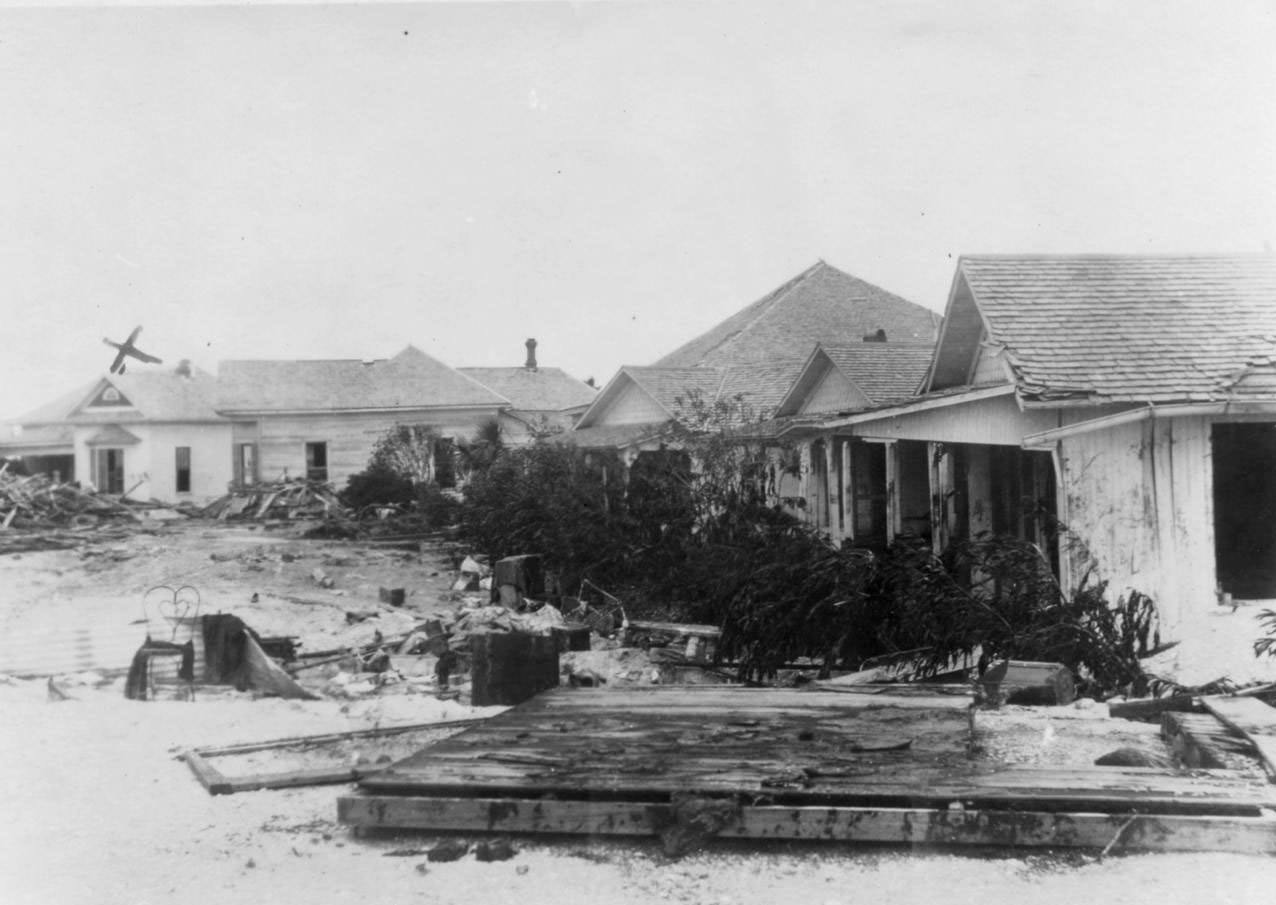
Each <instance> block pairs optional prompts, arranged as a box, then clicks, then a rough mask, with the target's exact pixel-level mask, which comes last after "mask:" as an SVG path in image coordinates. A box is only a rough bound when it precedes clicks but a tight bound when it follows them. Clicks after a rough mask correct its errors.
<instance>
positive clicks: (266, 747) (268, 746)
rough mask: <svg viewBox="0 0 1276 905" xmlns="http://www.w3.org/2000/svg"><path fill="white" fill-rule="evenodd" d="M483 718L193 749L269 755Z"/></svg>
mask: <svg viewBox="0 0 1276 905" xmlns="http://www.w3.org/2000/svg"><path fill="white" fill-rule="evenodd" d="M487 719H488V718H487V717H483V718H481V719H473V720H442V721H435V722H432V723H406V724H404V725H402V726H382V727H380V728H377V729H354V730H351V731H350V732H330V733H327V734H324V735H298V736H293V737H292V738H277V739H271V740H270V741H265V742H246V743H244V744H242V745H222V746H220V747H217V748H196V749H194V751H195V753H196V754H198V755H199V756H200V757H204V758H208V757H220V756H224V755H228V754H252V753H253V752H255V751H270V750H272V749H275V748H294V747H298V746H302V745H324V744H328V743H330V742H345V741H354V740H355V739H365V738H384V737H386V736H391V735H400V734H402V733H404V732H417V731H419V730H422V729H453V728H455V729H457V730H460V729H467V728H469V727H471V726H478V725H481V724H482V723H484V722H486V721H487Z"/></svg>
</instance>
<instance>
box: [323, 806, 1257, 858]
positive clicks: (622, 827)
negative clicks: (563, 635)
mask: <svg viewBox="0 0 1276 905" xmlns="http://www.w3.org/2000/svg"><path fill="white" fill-rule="evenodd" d="M662 807H665V805H661V804H652V803H644V802H633V801H563V800H557V799H528V800H522V801H515V800H511V799H507V798H451V797H446V798H426V797H416V796H395V795H360V796H343V797H341V798H338V799H337V819H338V820H339V821H340V822H342V823H345V824H348V825H351V826H356V827H361V828H365V829H417V830H430V831H441V832H460V833H471V832H491V833H545V834H554V835H563V834H567V835H584V836H651V835H654V834H655V832H656V827H655V825H654V824H653V815H654V813H655V812H656V811H657V810H658V809H660V808H662ZM719 835H720V836H721V837H723V838H737V839H738V838H747V839H775V840H810V841H816V840H819V841H826V842H878V843H880V842H886V843H897V844H906V845H996V846H1032V847H1036V846H1046V847H1066V848H1100V849H1105V850H1110V851H1226V852H1244V853H1250V854H1276V819H1273V818H1272V817H1270V816H1264V815H1259V816H1246V817H1211V816H1185V815H1158V816H1150V815H1142V814H1129V813H1126V814H1091V813H1054V812H1034V811H1017V810H960V809H935V808H880V807H838V808H825V807H783V806H774V805H755V806H748V805H745V806H742V807H741V808H740V810H739V815H738V817H737V819H736V820H735V821H734V822H732V823H730V824H729V825H728V826H727V827H725V828H724V829H723V830H722V831H721V833H720V834H719Z"/></svg>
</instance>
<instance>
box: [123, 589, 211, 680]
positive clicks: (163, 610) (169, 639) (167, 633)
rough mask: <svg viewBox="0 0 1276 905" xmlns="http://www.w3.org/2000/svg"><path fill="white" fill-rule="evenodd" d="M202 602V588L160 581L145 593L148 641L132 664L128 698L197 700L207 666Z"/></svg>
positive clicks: (144, 643) (144, 619)
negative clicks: (199, 677)
mask: <svg viewBox="0 0 1276 905" xmlns="http://www.w3.org/2000/svg"><path fill="white" fill-rule="evenodd" d="M199 607H200V596H199V591H198V590H196V589H195V588H193V587H191V586H190V585H182V586H181V587H178V588H172V587H168V586H167V585H159V586H156V587H153V588H150V589H149V590H147V592H146V593H145V594H143V595H142V619H143V621H144V622H145V623H146V640H145V641H144V642H143V643H142V646H141V648H139V649H138V651H137V653H136V654H135V655H134V657H133V663H132V665H131V666H130V668H129V674H128V678H127V680H126V681H125V685H124V694H125V696H126V697H129V698H132V699H135V700H143V701H147V700H150V701H153V700H156V699H158V698H169V699H172V698H177V699H179V700H187V701H190V700H194V687H195V677H196V676H197V675H200V674H202V672H203V665H204V639H203V636H202V634H201V632H200V631H199V628H200V622H199Z"/></svg>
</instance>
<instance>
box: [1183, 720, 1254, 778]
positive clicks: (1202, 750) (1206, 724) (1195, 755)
mask: <svg viewBox="0 0 1276 905" xmlns="http://www.w3.org/2000/svg"><path fill="white" fill-rule="evenodd" d="M1161 735H1162V737H1163V738H1164V739H1165V741H1166V742H1167V743H1168V744H1169V745H1170V748H1171V749H1172V750H1173V751H1174V754H1175V756H1176V757H1177V758H1178V759H1179V761H1181V762H1182V763H1183V764H1184V765H1185V766H1188V767H1199V768H1205V769H1222V768H1226V767H1227V766H1228V755H1250V756H1255V751H1254V746H1253V745H1252V744H1250V742H1249V740H1248V739H1246V738H1245V736H1243V735H1241V734H1240V733H1239V732H1237V731H1236V730H1234V729H1231V728H1230V727H1228V726H1227V725H1226V724H1225V723H1223V722H1222V721H1221V720H1220V719H1218V717H1216V716H1214V715H1213V714H1209V713H1175V712H1173V711H1166V712H1165V713H1164V714H1162V717H1161Z"/></svg>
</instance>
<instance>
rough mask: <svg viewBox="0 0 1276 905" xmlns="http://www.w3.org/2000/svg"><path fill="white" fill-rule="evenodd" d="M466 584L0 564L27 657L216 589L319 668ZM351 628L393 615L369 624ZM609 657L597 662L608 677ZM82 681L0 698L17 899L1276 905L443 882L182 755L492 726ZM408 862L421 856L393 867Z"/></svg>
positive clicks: (1200, 862)
mask: <svg viewBox="0 0 1276 905" xmlns="http://www.w3.org/2000/svg"><path fill="white" fill-rule="evenodd" d="M284 553H287V554H288V556H289V557H292V558H291V559H289V558H285V557H284V556H283V555H282V554H284ZM214 554H216V557H215V558H214ZM228 554H229V556H228ZM316 567H322V568H324V569H325V571H326V572H327V573H328V574H331V575H333V576H334V578H335V587H334V588H332V589H322V588H319V587H318V586H316V585H315V584H314V582H313V580H312V579H311V577H310V573H311V571H312V570H313V569H314V568H316ZM449 569H450V563H449V562H448V561H447V560H446V559H445V558H444V557H442V556H441V554H439V553H437V552H429V553H426V554H423V555H417V554H413V553H401V552H398V551H387V550H384V549H379V550H372V551H365V552H360V551H358V550H353V551H352V550H351V549H350V548H348V547H344V546H342V545H340V544H328V543H308V542H301V541H296V540H291V539H289V538H286V537H283V536H280V535H278V534H272V533H268V532H265V531H256V532H250V531H244V530H232V529H226V528H223V527H207V526H201V525H187V526H183V527H180V528H173V529H165V530H164V531H161V532H160V533H158V534H154V535H145V534H143V535H139V536H137V537H135V538H132V539H130V540H128V541H126V542H122V543H120V544H116V545H113V546H112V547H111V548H110V549H107V550H105V551H99V552H96V553H94V554H92V555H89V556H84V555H82V554H81V553H79V552H74V551H60V552H50V553H39V554H26V555H23V556H21V557H12V556H9V557H0V620H2V621H0V625H2V626H3V628H4V631H5V633H6V636H7V638H8V639H9V640H10V641H12V639H13V637H14V636H15V634H16V635H17V636H18V637H22V636H23V635H24V634H25V635H26V636H28V637H32V638H40V639H44V638H47V637H48V636H49V633H50V632H52V631H54V630H56V628H57V627H58V626H66V625H68V624H73V623H75V622H76V621H83V620H85V619H88V620H89V621H93V622H94V623H95V624H100V625H103V626H108V627H110V626H115V627H118V626H119V625H120V624H121V623H122V624H123V625H124V626H125V627H126V628H127V632H124V631H122V632H121V633H122V634H128V633H131V634H133V635H137V634H138V633H139V632H140V630H141V628H142V627H141V626H140V625H132V626H129V625H128V623H129V622H132V621H133V620H136V619H139V618H140V613H139V608H138V599H139V597H140V595H141V594H142V593H143V592H144V591H145V590H146V589H147V588H149V587H151V586H153V585H155V584H160V583H173V582H178V581H180V582H181V583H189V584H194V585H196V586H198V587H199V589H200V591H201V595H202V596H203V598H204V600H205V601H206V607H208V608H207V609H206V610H205V611H206V612H211V611H215V610H217V609H220V610H222V611H226V612H235V613H237V614H239V615H241V616H242V617H243V618H245V619H246V620H247V621H248V622H249V623H250V624H251V625H253V626H254V627H256V628H258V630H259V631H261V632H262V633H264V634H271V633H275V632H280V633H285V632H286V633H288V634H296V635H300V636H301V637H302V638H303V640H304V641H305V644H306V647H307V648H308V649H311V650H315V649H324V648H326V647H330V646H339V645H343V644H357V643H361V642H362V641H364V640H367V639H369V638H370V637H371V635H372V633H373V632H374V631H375V630H376V625H378V624H379V625H380V626H381V630H382V631H383V632H384V633H385V634H386V635H392V634H394V633H395V632H396V631H398V630H399V627H400V626H404V627H406V625H409V624H411V623H412V622H413V621H415V620H417V619H418V618H421V617H422V616H423V615H425V614H428V613H429V612H431V611H432V610H434V609H437V608H446V607H450V606H452V605H454V604H452V603H450V602H449V601H448V600H447V599H440V598H441V597H443V598H447V596H448V594H447V587H448V584H449V582H450V579H451V576H450V574H449ZM431 573H438V574H431ZM379 586H402V587H406V588H408V589H409V598H408V605H407V607H405V610H406V612H401V611H400V612H391V609H392V608H389V607H381V606H380V604H379V603H378V601H377V588H378V587H379ZM254 591H255V592H257V593H258V602H257V603H256V604H253V603H251V594H252V593H253V592H254ZM335 592H342V593H341V594H337V593H335ZM346 610H360V611H365V610H366V611H373V610H376V611H380V612H381V615H380V616H378V617H377V618H375V619H371V620H367V621H365V622H361V623H358V624H354V625H348V624H347V622H346V619H345V616H344V614H345V611H346ZM370 623H372V624H370ZM1237 634H1238V635H1239V634H1242V632H1239V631H1238V632H1237ZM1245 640H1246V641H1247V642H1248V641H1250V640H1252V638H1246V639H1245ZM138 641H140V637H139V638H137V640H136V641H134V642H133V646H136V643H137V642H138ZM41 643H48V642H46V641H41ZM1218 643H1221V642H1218ZM591 656H592V660H591V665H595V666H598V667H605V666H606V663H603V662H596V663H595V662H592V661H599V660H600V659H602V658H599V657H598V656H597V655H596V654H595V655H591ZM1180 659H1182V654H1180ZM1216 662H1217V661H1216ZM1202 668H1203V669H1207V667H1204V666H1203V667H1202ZM625 673H631V674H639V675H640V674H641V673H642V669H641V664H635V663H623V664H622V665H621V666H620V667H618V668H617V669H616V670H615V674H616V675H621V674H625ZM1214 678H1217V676H1215V677H1214ZM61 681H62V682H63V683H64V687H66V688H67V689H68V690H69V691H70V693H71V694H72V695H73V697H74V699H73V700H67V701H60V702H57V703H52V702H50V701H49V699H48V691H47V688H46V683H45V680H43V679H16V678H11V677H10V678H5V679H0V724H2V725H3V727H4V731H3V733H2V734H0V770H2V771H3V773H2V774H0V775H3V776H4V779H5V783H4V786H5V792H6V803H7V805H8V806H7V808H6V812H7V813H6V819H5V820H4V821H3V824H2V825H0V902H4V903H28V902H31V903H36V902H39V903H55V905H60V903H94V905H99V903H101V905H113V903H120V905H126V903H127V905H135V903H160V902H165V903H167V902H174V903H185V902H191V903H206V902H221V901H230V900H232V899H238V900H241V901H260V902H272V901H278V900H283V899H286V900H288V901H291V902H308V903H327V902H334V903H335V902H343V903H348V902H351V901H375V902H386V903H397V902H458V903H460V902H464V903H467V905H472V903H484V902H503V901H510V900H522V901H525V902H553V903H575V902H581V903H591V905H596V903H609V902H635V903H636V902H663V901H677V902H691V903H751V902H758V903H761V902H767V903H774V902H789V901H792V902H799V901H800V902H803V903H825V902H830V903H843V902H845V903H850V902H863V901H870V902H873V903H891V902H932V901H943V902H988V901H1008V900H1014V899H1016V898H1022V899H1025V900H1031V901H1034V902H1042V903H1065V902H1066V903H1069V905H1072V903H1075V902H1077V901H1079V900H1082V899H1084V898H1086V897H1094V896H1096V895H1098V896H1101V897H1102V900H1103V901H1104V902H1105V903H1121V902H1159V903H1165V902H1237V903H1249V902H1261V901H1269V900H1270V898H1271V896H1272V889H1273V888H1274V887H1276V861H1274V860H1272V859H1269V858H1255V857H1249V856H1240V855H1235V856H1233V855H1179V854H1172V855H1137V856H1125V857H1109V858H1107V859H1105V860H1102V861H1100V860H1099V859H1097V858H1096V857H1095V856H1094V855H1078V854H1076V853H1040V854H1037V853H1034V854H1030V855H1026V856H1025V855H1024V854H1023V853H1022V852H1015V853H1011V854H1009V855H1006V854H989V853H971V852H964V851H922V850H901V849H899V848H893V849H883V848H868V847H862V846H860V847H854V848H850V847H834V846H827V845H824V846H791V845H784V846H777V845H770V846H756V845H744V844H736V843H731V844H728V843H719V844H716V845H714V846H713V847H711V848H710V849H709V850H707V851H704V852H700V853H697V854H694V855H691V856H689V857H687V858H684V859H682V860H680V861H670V860H668V859H666V858H665V857H664V856H663V855H662V854H661V853H660V850H659V848H658V846H657V845H656V843H655V842H654V840H651V841H648V840H631V841H625V842H612V841H607V842H604V841H593V840H579V839H566V840H532V839H518V840H515V846H516V847H517V848H518V854H517V855H516V856H515V857H514V858H513V859H511V860H509V861H505V862H497V863H480V862H478V861H476V860H475V859H474V857H473V855H468V856H466V857H465V858H463V859H462V860H460V861H457V862H454V863H448V864H441V863H427V862H426V859H425V858H424V856H423V855H421V854H419V850H421V849H425V848H428V847H429V846H430V845H432V844H433V843H434V842H435V841H436V839H435V838H434V837H430V836H422V835H411V834H408V835H403V836H401V837H390V836H386V837H371V838H360V837H356V836H355V835H354V834H353V833H352V832H351V831H350V830H348V829H347V828H344V827H341V826H338V825H337V823H336V806H335V800H336V797H337V796H338V795H339V794H341V793H343V792H344V791H345V789H346V787H343V786H325V787H315V788H304V789H295V790H286V791H271V792H253V793H243V794H237V795H232V796H218V797H211V796H209V795H208V794H207V793H206V792H205V791H204V789H203V788H202V787H201V786H200V785H199V784H198V783H197V782H196V781H195V780H194V778H193V777H192V776H191V774H190V772H189V770H188V768H187V767H186V765H185V764H184V763H182V762H181V761H179V760H177V759H176V758H175V757H174V755H175V753H176V752H177V751H178V750H180V749H181V748H183V747H187V746H206V745H222V744H230V743H234V742H241V741H258V740H266V739H272V738H279V737H283V736H292V735H303V734H312V733H322V732H337V731H345V730H349V729H361V728H370V727H373V726H378V725H381V726H384V725H393V724H402V723H412V722H424V721H429V720H436V719H460V718H466V717H470V716H474V715H481V714H483V713H489V712H492V711H491V710H490V709H489V710H487V711H474V710H472V709H471V708H469V707H468V706H465V705H463V704H461V703H459V702H456V701H440V700H438V699H436V698H435V697H433V696H432V695H429V694H424V693H417V692H413V691H411V690H410V686H409V685H408V684H407V683H401V684H400V685H399V686H394V687H391V688H387V689H384V690H383V691H381V692H376V693H373V694H367V695H363V696H356V697H345V698H328V699H325V700H319V701H282V700H278V699H256V700H254V699H253V697H252V695H250V694H235V693H226V694H218V695H212V696H205V697H203V698H201V699H200V700H197V701H196V702H194V703H186V702H178V701H152V702H144V703H143V702H134V701H127V700H125V699H124V698H123V696H122V694H121V693H120V680H119V679H118V678H113V677H111V676H101V675H98V676H94V675H88V676H80V677H79V678H78V679H77V678H74V677H72V678H64V679H62V680H61ZM1047 715H1048V716H1049V717H1050V718H1049V719H1047V718H1046V717H1047ZM980 743H981V744H982V745H984V747H985V750H987V751H988V752H990V753H991V754H993V755H995V756H999V757H1000V756H1005V757H1010V758H1013V759H1016V760H1018V761H1020V762H1027V763H1041V764H1052V763H1058V764H1064V763H1086V762H1089V760H1092V758H1093V756H1097V753H1103V752H1104V751H1106V750H1110V749H1111V748H1113V747H1120V746H1122V745H1127V744H1139V745H1145V746H1156V745H1159V744H1160V743H1159V741H1158V739H1157V738H1156V728H1155V727H1154V726H1148V725H1144V724H1138V723H1129V722H1124V721H1114V720H1110V719H1107V718H1106V715H1105V713H1104V708H1101V707H1099V706H1097V705H1092V704H1089V703H1085V702H1083V703H1082V704H1081V705H1080V706H1075V707H1066V708H1049V709H1041V708H1033V709H1029V708H1007V709H1005V710H1003V711H1000V712H997V713H995V714H986V715H983V714H981V717H980ZM346 753H349V752H346ZM376 753H377V752H376V751H375V750H370V751H368V752H367V754H368V755H369V756H373V755H375V754H376ZM405 850H406V851H408V852H417V853H415V854H407V855H392V854H391V853H393V852H401V851H405Z"/></svg>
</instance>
